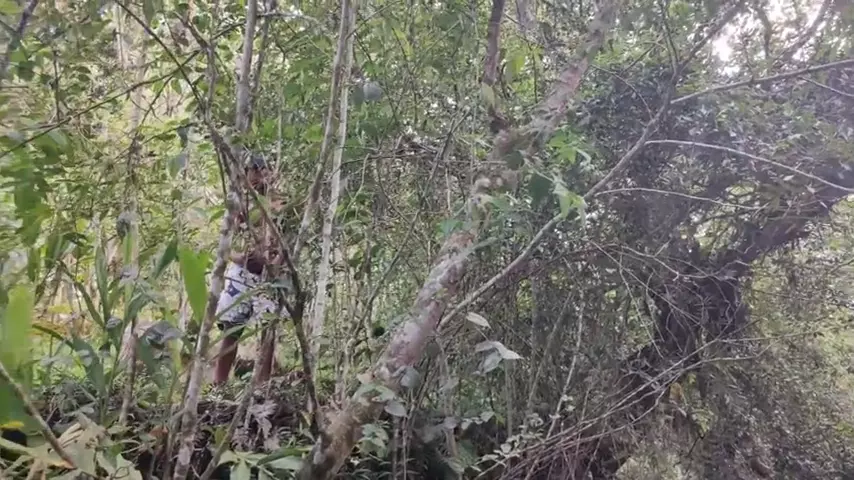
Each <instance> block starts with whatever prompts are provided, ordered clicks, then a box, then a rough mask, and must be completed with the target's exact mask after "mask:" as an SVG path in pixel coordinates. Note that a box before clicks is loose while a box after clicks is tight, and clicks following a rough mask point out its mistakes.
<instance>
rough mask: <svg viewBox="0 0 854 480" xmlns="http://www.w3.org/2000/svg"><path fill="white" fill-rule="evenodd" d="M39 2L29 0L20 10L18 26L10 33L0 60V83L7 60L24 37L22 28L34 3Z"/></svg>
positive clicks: (37, 2) (7, 66) (24, 27)
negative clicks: (10, 36)
mask: <svg viewBox="0 0 854 480" xmlns="http://www.w3.org/2000/svg"><path fill="white" fill-rule="evenodd" d="M38 4H39V0H30V3H28V4H27V6H26V7H24V11H22V12H21V19H20V20H18V27H17V28H15V31H14V33H12V38H10V39H9V45H8V46H7V47H6V53H4V54H3V60H0V62H2V63H0V83H2V82H3V80H4V79H5V78H6V69H7V68H9V61H10V60H11V59H12V53H13V52H14V51H15V50H17V49H18V47H20V46H21V40H22V39H23V38H24V30H26V28H27V24H28V23H29V21H30V17H32V16H33V11H35V9H36V5H38Z"/></svg>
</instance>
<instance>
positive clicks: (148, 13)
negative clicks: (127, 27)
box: [142, 0, 157, 25]
mask: <svg viewBox="0 0 854 480" xmlns="http://www.w3.org/2000/svg"><path fill="white" fill-rule="evenodd" d="M156 13H157V12H156V11H155V6H154V0H143V2H142V14H143V15H144V16H145V21H146V23H148V24H149V25H150V24H151V19H153V18H154V15H155V14H156Z"/></svg>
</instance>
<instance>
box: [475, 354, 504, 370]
mask: <svg viewBox="0 0 854 480" xmlns="http://www.w3.org/2000/svg"><path fill="white" fill-rule="evenodd" d="M500 363H501V355H499V354H498V352H492V353H490V354H489V355H487V356H486V358H484V359H483V361H482V362H481V363H480V371H481V373H483V374H487V373H489V372H491V371H493V370H495V369H496V368H497V367H498V365H499V364H500Z"/></svg>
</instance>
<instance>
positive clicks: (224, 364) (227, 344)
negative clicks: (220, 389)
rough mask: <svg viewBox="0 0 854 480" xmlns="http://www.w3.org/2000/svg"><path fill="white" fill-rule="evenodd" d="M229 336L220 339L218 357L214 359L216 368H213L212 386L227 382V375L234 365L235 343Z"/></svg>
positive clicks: (233, 338) (236, 339) (235, 340)
mask: <svg viewBox="0 0 854 480" xmlns="http://www.w3.org/2000/svg"><path fill="white" fill-rule="evenodd" d="M238 340H239V338H235V337H233V336H231V335H229V336H227V337H225V338H223V339H222V344H220V347H219V355H217V359H216V367H215V368H214V380H213V383H214V385H222V384H223V383H225V382H227V381H228V375H229V374H230V373H231V367H232V365H234V359H236V358H237V341H238Z"/></svg>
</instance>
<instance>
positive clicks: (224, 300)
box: [216, 262, 276, 336]
mask: <svg viewBox="0 0 854 480" xmlns="http://www.w3.org/2000/svg"><path fill="white" fill-rule="evenodd" d="M261 283H262V281H261V276H260V275H255V274H253V273H251V272H249V270H247V269H245V268H243V267H241V266H240V265H237V264H236V263H233V262H229V264H228V267H227V268H226V270H225V286H224V288H223V289H222V293H220V295H219V302H217V306H216V313H217V315H218V321H217V326H218V327H219V329H220V330H222V331H228V330H232V329H235V331H233V332H232V335H237V336H239V335H240V334H241V333H242V332H243V327H244V326H246V324H247V323H249V322H250V321H257V322H259V323H260V322H263V320H265V319H266V318H269V317H271V316H272V315H274V314H275V313H276V302H275V301H274V300H273V297H272V296H271V293H272V292H270V291H269V290H264V289H259V290H256V291H252V290H253V289H255V288H256V287H258V285H260V284H261Z"/></svg>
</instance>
